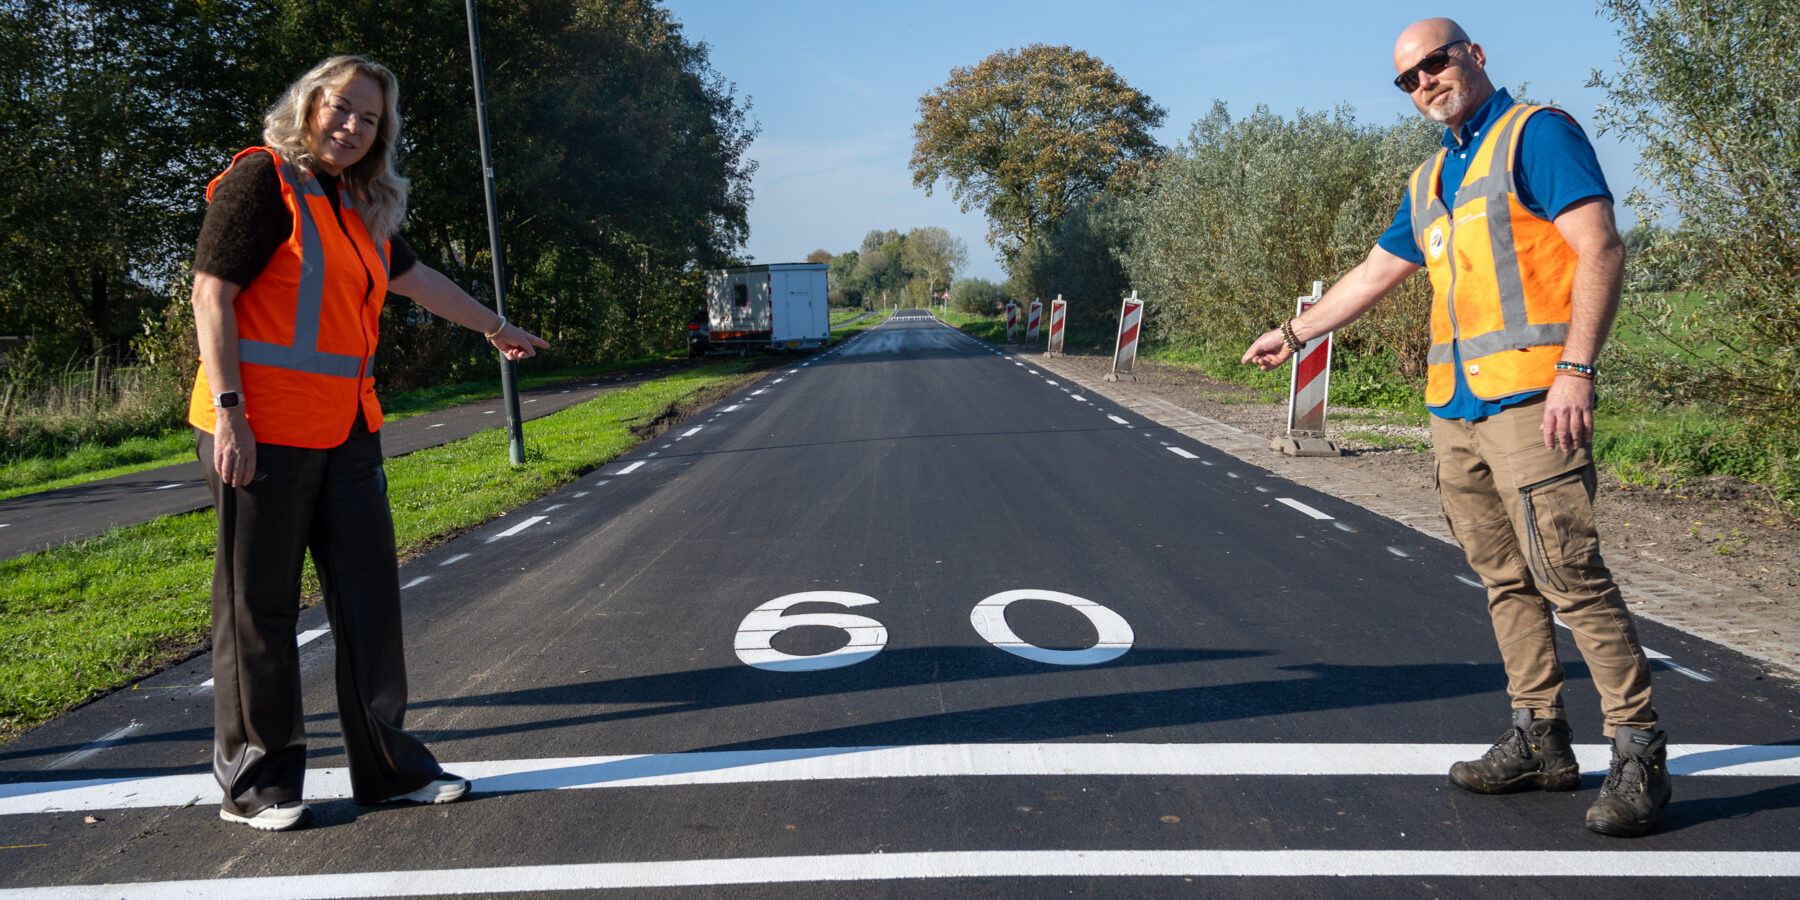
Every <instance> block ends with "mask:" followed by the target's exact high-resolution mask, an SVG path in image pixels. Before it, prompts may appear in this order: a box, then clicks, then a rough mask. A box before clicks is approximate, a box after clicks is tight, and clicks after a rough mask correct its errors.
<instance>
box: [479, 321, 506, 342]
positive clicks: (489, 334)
mask: <svg viewBox="0 0 1800 900" xmlns="http://www.w3.org/2000/svg"><path fill="white" fill-rule="evenodd" d="M505 330H506V317H505V316H501V317H500V324H498V325H495V326H494V330H493V331H484V332H482V334H481V336H482V337H484V338H487V339H488V340H490V341H491V340H493V339H494V338H497V337H499V336H500V332H502V331H505Z"/></svg>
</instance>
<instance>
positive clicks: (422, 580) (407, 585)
mask: <svg viewBox="0 0 1800 900" xmlns="http://www.w3.org/2000/svg"><path fill="white" fill-rule="evenodd" d="M430 580H431V576H430V575H420V576H419V577H417V578H414V579H413V580H411V581H409V582H407V583H405V584H403V585H401V586H400V589H401V590H403V591H404V590H406V589H407V588H415V587H418V586H419V585H421V584H424V583H425V582H427V581H430Z"/></svg>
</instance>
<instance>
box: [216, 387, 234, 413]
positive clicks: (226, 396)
mask: <svg viewBox="0 0 1800 900" xmlns="http://www.w3.org/2000/svg"><path fill="white" fill-rule="evenodd" d="M213 405H214V406H216V407H218V408H220V409H231V408H232V407H234V406H237V405H238V392H237V391H226V392H225V393H223V394H220V395H218V396H217V397H214V398H213Z"/></svg>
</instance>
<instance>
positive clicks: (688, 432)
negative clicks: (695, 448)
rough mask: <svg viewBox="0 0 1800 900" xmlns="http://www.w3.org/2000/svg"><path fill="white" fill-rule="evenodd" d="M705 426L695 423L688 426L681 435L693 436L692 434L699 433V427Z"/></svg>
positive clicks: (685, 436)
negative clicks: (690, 426)
mask: <svg viewBox="0 0 1800 900" xmlns="http://www.w3.org/2000/svg"><path fill="white" fill-rule="evenodd" d="M705 427H706V426H705V425H695V426H694V427H692V428H689V429H688V430H686V431H684V432H682V433H681V436H682V437H684V438H687V437H693V436H694V435H696V434H699V433H700V429H702V428H705Z"/></svg>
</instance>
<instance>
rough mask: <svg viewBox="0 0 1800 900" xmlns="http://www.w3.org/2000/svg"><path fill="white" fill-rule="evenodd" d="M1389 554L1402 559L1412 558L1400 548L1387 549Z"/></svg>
mask: <svg viewBox="0 0 1800 900" xmlns="http://www.w3.org/2000/svg"><path fill="white" fill-rule="evenodd" d="M1387 552H1389V553H1392V554H1394V555H1395V556H1398V557H1400V558H1401V559H1411V558H1412V557H1410V556H1408V555H1407V554H1406V551H1405V550H1402V549H1400V548H1399V547H1389V548H1387Z"/></svg>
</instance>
